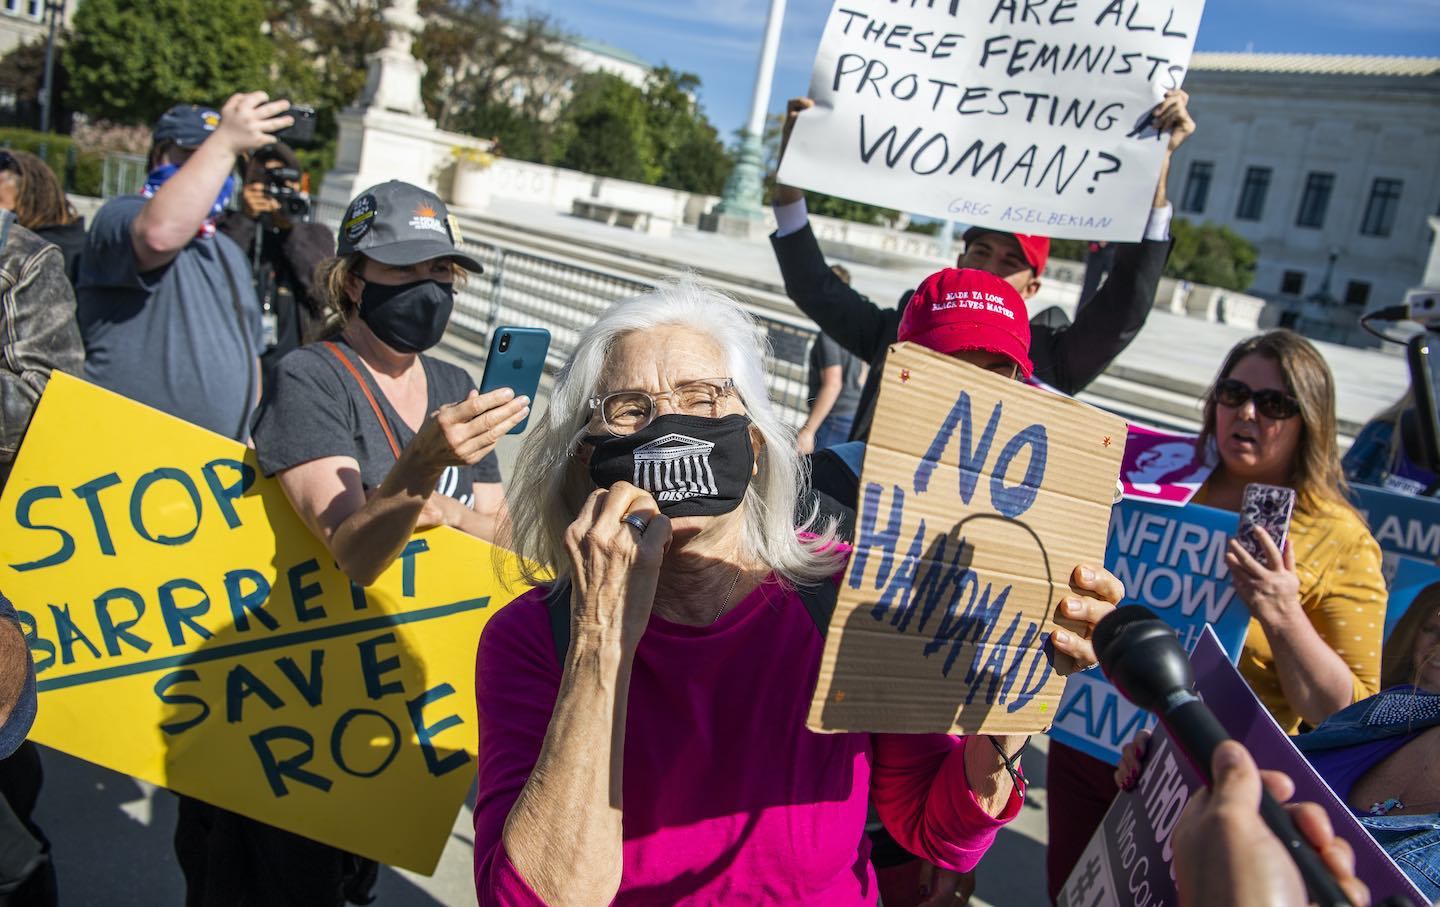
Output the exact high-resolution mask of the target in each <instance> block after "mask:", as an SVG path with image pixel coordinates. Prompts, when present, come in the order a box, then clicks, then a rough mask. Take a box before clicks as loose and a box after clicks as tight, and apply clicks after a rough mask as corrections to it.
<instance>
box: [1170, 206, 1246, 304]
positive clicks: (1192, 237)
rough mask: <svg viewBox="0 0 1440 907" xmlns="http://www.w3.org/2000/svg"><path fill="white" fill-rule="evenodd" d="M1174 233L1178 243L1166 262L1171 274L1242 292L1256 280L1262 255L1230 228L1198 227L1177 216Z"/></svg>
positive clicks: (1211, 225) (1215, 225)
mask: <svg viewBox="0 0 1440 907" xmlns="http://www.w3.org/2000/svg"><path fill="white" fill-rule="evenodd" d="M1170 233H1171V234H1172V235H1173V236H1174V237H1175V245H1174V246H1173V247H1172V248H1171V250H1170V260H1169V261H1168V262H1167V263H1166V264H1165V275H1166V276H1167V277H1177V278H1179V279H1181V280H1189V281H1192V282H1194V283H1203V284H1208V285H1210V286H1213V287H1222V288H1224V289H1227V290H1242V291H1243V290H1248V289H1249V288H1250V284H1251V283H1252V282H1254V280H1255V262H1256V260H1257V259H1258V258H1259V255H1258V253H1257V252H1256V250H1255V247H1254V246H1253V245H1251V244H1250V241H1249V240H1247V239H1245V237H1243V236H1241V235H1240V234H1239V233H1236V232H1235V231H1234V230H1231V229H1230V228H1229V227H1222V226H1220V225H1219V224H1212V223H1205V224H1201V225H1200V226H1198V227H1197V226H1195V225H1194V224H1192V223H1190V222H1189V221H1187V220H1185V219H1184V218H1176V219H1175V220H1174V221H1172V222H1171V224H1170Z"/></svg>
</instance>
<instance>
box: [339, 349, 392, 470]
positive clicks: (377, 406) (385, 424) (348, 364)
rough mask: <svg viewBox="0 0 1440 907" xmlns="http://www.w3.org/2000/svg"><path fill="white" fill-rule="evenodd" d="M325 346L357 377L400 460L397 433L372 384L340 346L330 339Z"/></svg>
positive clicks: (351, 374) (351, 375)
mask: <svg viewBox="0 0 1440 907" xmlns="http://www.w3.org/2000/svg"><path fill="white" fill-rule="evenodd" d="M325 346H326V347H327V348H329V350H330V352H331V354H332V355H334V357H335V358H336V359H339V360H340V364H341V365H343V366H345V370H346V371H347V372H349V373H350V377H352V378H354V379H355V383H356V384H358V385H360V391H361V393H363V394H364V395H365V399H366V400H369V401H370V408H371V409H372V410H374V411H375V418H376V419H378V420H379V421H380V428H381V429H382V430H383V431H384V432H385V440H386V441H389V442H390V452H391V453H393V454H394V455H395V459H396V460H399V459H400V445H399V444H398V443H396V441H395V433H394V432H393V431H391V430H390V420H389V419H386V418H385V414H384V413H383V412H381V411H380V402H379V401H378V400H376V399H375V395H374V394H372V393H370V385H368V384H366V383H365V379H364V378H363V377H362V376H361V375H360V372H359V371H357V370H356V368H355V365H354V363H352V362H351V361H350V360H349V359H348V358H346V356H345V354H344V353H342V352H340V347H338V346H336V345H335V343H334V342H333V341H330V340H326V341H325Z"/></svg>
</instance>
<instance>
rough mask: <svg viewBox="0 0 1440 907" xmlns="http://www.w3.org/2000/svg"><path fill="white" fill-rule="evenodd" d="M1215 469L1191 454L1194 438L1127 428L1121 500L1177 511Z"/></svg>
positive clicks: (1121, 470) (1148, 429)
mask: <svg viewBox="0 0 1440 907" xmlns="http://www.w3.org/2000/svg"><path fill="white" fill-rule="evenodd" d="M1214 471H1215V467H1214V466H1212V465H1209V464H1207V463H1205V462H1204V461H1203V460H1201V459H1200V458H1199V457H1198V456H1197V455H1196V452H1195V436H1194V435H1185V434H1177V433H1175V432H1168V431H1160V430H1158V429H1154V428H1146V427H1144V426H1140V425H1135V424H1134V423H1131V425H1130V438H1129V440H1127V441H1126V442H1125V459H1124V460H1123V461H1121V464H1120V487H1121V489H1122V490H1123V491H1124V493H1125V497H1127V498H1132V499H1137V500H1142V501H1158V502H1160V503H1162V504H1173V505H1175V506H1177V507H1180V506H1184V505H1186V504H1188V503H1190V500H1191V499H1192V498H1194V497H1195V493H1196V492H1198V491H1199V490H1200V486H1201V485H1204V484H1205V480H1206V479H1208V478H1210V473H1212V472H1214Z"/></svg>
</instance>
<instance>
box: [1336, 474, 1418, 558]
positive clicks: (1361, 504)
mask: <svg viewBox="0 0 1440 907" xmlns="http://www.w3.org/2000/svg"><path fill="white" fill-rule="evenodd" d="M1351 498H1352V499H1353V500H1354V501H1355V506H1356V507H1358V508H1360V512H1361V513H1362V514H1364V516H1365V521H1366V522H1367V523H1369V524H1370V532H1371V533H1373V534H1374V536H1375V541H1377V542H1379V543H1380V550H1382V551H1386V552H1394V553H1395V554H1400V555H1404V556H1405V557H1413V558H1415V559H1416V560H1421V561H1429V562H1431V563H1436V562H1440V500H1436V499H1435V498H1419V497H1414V496H1412V495H1408V494H1396V493H1395V492H1393V491H1386V490H1384V489H1383V488H1375V487H1374V486H1371V485H1356V486H1354V487H1352V488H1351Z"/></svg>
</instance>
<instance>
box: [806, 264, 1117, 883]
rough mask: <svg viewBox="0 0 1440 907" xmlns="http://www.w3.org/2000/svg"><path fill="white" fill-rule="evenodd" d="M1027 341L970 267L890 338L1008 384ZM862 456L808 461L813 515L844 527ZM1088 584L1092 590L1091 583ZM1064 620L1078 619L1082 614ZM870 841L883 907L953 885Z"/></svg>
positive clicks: (1020, 373)
mask: <svg viewBox="0 0 1440 907" xmlns="http://www.w3.org/2000/svg"><path fill="white" fill-rule="evenodd" d="M1031 336H1032V334H1031V323H1030V321H1029V320H1028V317H1027V311H1026V306H1025V300H1024V298H1023V297H1022V296H1021V295H1020V293H1019V291H1017V290H1016V289H1015V287H1014V286H1012V285H1011V284H1010V283H1008V282H1007V281H1005V280H1004V279H1002V278H1000V277H998V276H996V275H994V274H991V273H989V272H987V271H983V270H977V269H973V268H966V269H957V268H946V269H945V270H942V271H938V272H936V273H934V274H932V275H930V276H929V277H927V278H925V279H924V280H923V281H921V282H920V285H919V287H917V288H916V290H915V293H914V295H913V296H912V297H911V298H910V300H909V305H907V306H906V307H905V310H904V314H903V315H902V316H901V318H900V322H899V324H898V325H897V327H896V339H898V340H899V341H901V342H908V343H915V344H919V345H920V346H923V347H926V348H928V349H931V350H934V351H935V352H938V353H943V354H945V355H947V356H950V357H952V358H954V359H958V360H960V361H962V362H967V363H969V364H970V365H974V366H977V367H979V368H983V369H985V370H987V371H990V372H994V373H995V374H998V375H1001V376H1002V377H1004V378H1007V379H1010V380H1023V379H1025V378H1029V377H1030V376H1031V375H1032V374H1033V373H1034V368H1035V366H1034V364H1033V362H1032V361H1031V358H1030V354H1031ZM865 451H866V442H863V441H851V442H849V443H846V444H840V445H836V446H835V447H832V448H830V449H829V450H826V451H821V452H819V453H817V454H815V455H814V456H813V457H812V458H811V475H812V481H813V489H814V491H815V492H816V495H817V498H818V500H819V502H820V507H821V510H822V511H823V512H826V513H831V512H833V513H834V514H835V515H836V516H837V517H838V518H839V522H840V525H841V526H842V527H846V528H847V529H848V528H849V527H850V526H851V525H852V524H853V522H854V511H855V510H856V508H857V506H858V503H859V501H858V498H859V485H860V474H861V466H862V464H863V462H864V458H865ZM1101 573H1102V574H1103V576H1096V577H1095V578H1094V579H1093V580H1091V581H1086V580H1085V579H1084V578H1083V577H1082V576H1080V575H1078V574H1077V575H1076V576H1074V577H1072V586H1074V587H1075V588H1076V591H1077V592H1078V593H1084V592H1087V591H1094V590H1098V589H1100V588H1102V587H1103V585H1104V584H1106V583H1108V582H1109V574H1108V573H1104V571H1101ZM1090 582H1096V583H1099V584H1100V585H1095V586H1091V585H1089V583H1090ZM1115 601H1117V602H1118V601H1119V599H1118V597H1117V598H1116V599H1115ZM1071 616H1075V617H1080V618H1082V619H1083V613H1077V614H1073V615H1071ZM1057 637H1058V638H1057V640H1056V641H1057V645H1059V646H1060V647H1061V648H1062V649H1065V647H1066V645H1068V643H1067V642H1066V641H1065V640H1064V638H1063V637H1064V632H1063V631H1061V632H1060V633H1059V634H1057ZM1092 663H1093V659H1086V660H1085V661H1082V662H1081V663H1080V664H1079V665H1078V666H1077V668H1078V669H1080V670H1083V669H1084V668H1085V667H1088V666H1089V665H1091V664H1092ZM1022 739H1023V738H1022ZM870 837H871V840H872V843H873V845H874V860H875V867H876V874H877V877H878V879H879V886H880V894H881V899H882V901H883V902H884V903H885V904H887V905H899V907H910V905H915V904H919V903H921V902H922V898H924V897H925V892H927V891H934V890H935V888H936V887H939V886H941V885H945V884H953V883H954V881H955V880H954V878H953V874H951V873H946V872H944V871H943V870H942V871H940V872H938V873H937V872H936V870H935V867H933V866H928V865H927V864H926V862H925V861H924V860H922V859H918V858H917V855H916V854H914V853H913V852H909V851H907V850H906V849H904V848H903V847H901V846H900V845H898V844H897V842H896V841H895V840H893V839H892V837H891V836H890V834H889V833H888V832H887V831H886V830H885V829H883V828H873V827H872V829H871V830H870ZM927 876H929V877H930V878H931V881H930V882H928V883H927V882H926V878H927Z"/></svg>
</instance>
